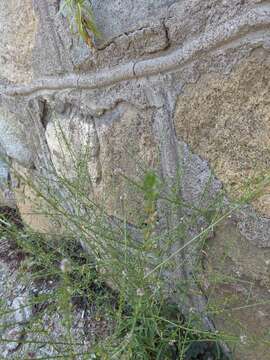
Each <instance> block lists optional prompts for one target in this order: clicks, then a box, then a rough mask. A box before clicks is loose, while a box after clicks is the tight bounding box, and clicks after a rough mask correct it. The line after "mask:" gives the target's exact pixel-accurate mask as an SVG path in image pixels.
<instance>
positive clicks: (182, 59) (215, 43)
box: [0, 4, 270, 96]
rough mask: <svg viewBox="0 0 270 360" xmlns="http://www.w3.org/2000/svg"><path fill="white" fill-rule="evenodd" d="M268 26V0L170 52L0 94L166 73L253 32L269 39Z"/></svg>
mask: <svg viewBox="0 0 270 360" xmlns="http://www.w3.org/2000/svg"><path fill="white" fill-rule="evenodd" d="M269 26H270V5H269V4H266V5H263V6H260V7H256V8H255V9H252V10H249V11H247V12H246V13H245V14H242V15H241V16H238V17H235V18H233V19H232V20H230V21H227V22H225V23H224V24H221V25H219V26H218V27H216V28H214V29H211V30H210V31H208V32H206V33H204V34H202V35H200V36H198V37H197V38H196V39H194V40H192V41H191V42H187V43H186V44H184V45H183V47H181V48H180V49H176V50H174V51H173V52H171V53H170V54H167V55H163V56H160V57H156V58H152V59H147V60H139V61H137V62H134V61H131V62H129V63H127V64H124V65H119V66H115V67H113V68H110V69H105V70H101V71H100V72H98V73H95V74H91V75H86V74H74V73H73V74H69V75H65V76H63V77H46V78H43V79H38V80H36V81H33V82H32V83H30V84H24V85H6V86H2V88H1V87H0V95H4V96H28V95H31V94H34V93H37V92H39V91H55V90H59V91H61V90H66V89H96V88H97V89H98V88H102V87H107V86H110V85H113V84H115V83H119V82H121V81H127V80H131V79H137V78H142V77H147V76H152V75H156V74H159V73H166V72H169V71H173V70H176V69H178V68H181V67H183V66H184V65H186V64H187V63H188V62H190V61H192V60H193V59H195V58H196V57H198V56H199V55H200V54H204V53H205V52H211V51H213V50H217V49H220V50H222V47H223V46H224V45H225V46H226V47H227V46H228V44H229V43H233V42H235V41H239V44H242V43H244V41H247V42H248V43H249V44H250V43H251V44H253V43H254V40H255V43H258V42H260V40H258V39H257V38H256V36H254V35H255V34H256V33H258V32H261V31H262V30H264V33H263V35H264V37H266V36H267V35H268V37H269V42H270V32H269ZM266 30H268V32H267V31H266ZM268 37H267V38H268Z"/></svg>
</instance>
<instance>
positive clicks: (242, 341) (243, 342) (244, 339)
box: [240, 335, 247, 344]
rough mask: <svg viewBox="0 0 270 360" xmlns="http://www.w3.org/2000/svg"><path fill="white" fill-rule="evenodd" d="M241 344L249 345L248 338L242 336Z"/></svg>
mask: <svg viewBox="0 0 270 360" xmlns="http://www.w3.org/2000/svg"><path fill="white" fill-rule="evenodd" d="M240 342H241V343H242V344H246V343H247V336H246V335H240Z"/></svg>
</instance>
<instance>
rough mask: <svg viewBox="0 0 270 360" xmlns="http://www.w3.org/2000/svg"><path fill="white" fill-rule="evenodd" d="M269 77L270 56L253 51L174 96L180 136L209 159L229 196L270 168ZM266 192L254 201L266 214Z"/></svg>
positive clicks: (269, 210)
mask: <svg viewBox="0 0 270 360" xmlns="http://www.w3.org/2000/svg"><path fill="white" fill-rule="evenodd" d="M269 79H270V57H269V55H268V54H267V53H265V52H264V51H263V50H261V49H257V50H256V51H254V52H253V54H252V56H250V58H248V59H246V60H244V61H242V63H241V64H239V65H237V66H236V67H235V69H234V70H233V71H232V73H231V74H230V75H228V76H224V75H221V74H217V73H211V74H207V75H204V76H203V77H202V78H201V79H200V80H199V82H198V83H197V84H195V85H190V86H188V87H187V88H186V89H185V91H184V93H183V95H181V96H179V98H178V102H177V107H176V112H175V127H176V132H177V135H178V137H179V138H181V139H183V140H184V141H186V142H187V143H188V144H189V145H190V146H191V148H192V150H193V151H194V152H195V153H197V154H199V155H200V156H201V157H203V158H204V159H207V160H208V161H209V163H210V165H211V167H212V169H214V171H215V173H216V175H217V176H218V177H219V178H220V179H221V180H222V181H223V182H224V184H225V186H226V188H227V190H228V191H229V192H230V193H231V194H232V195H240V194H243V193H244V192H245V184H246V182H247V180H248V179H251V182H252V179H253V178H254V177H258V176H261V175H262V174H265V173H267V172H268V173H269V171H270V82H269ZM268 190H270V189H268ZM268 190H266V192H265V194H263V196H262V197H261V198H259V199H258V200H257V201H255V202H254V204H255V206H256V207H257V209H258V210H259V211H261V213H263V214H265V215H267V216H270V195H269V194H270V191H268Z"/></svg>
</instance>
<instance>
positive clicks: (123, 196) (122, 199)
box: [120, 193, 127, 201]
mask: <svg viewBox="0 0 270 360" xmlns="http://www.w3.org/2000/svg"><path fill="white" fill-rule="evenodd" d="M126 199H127V194H126V193H123V194H122V195H121V196H120V200H121V201H124V200H126Z"/></svg>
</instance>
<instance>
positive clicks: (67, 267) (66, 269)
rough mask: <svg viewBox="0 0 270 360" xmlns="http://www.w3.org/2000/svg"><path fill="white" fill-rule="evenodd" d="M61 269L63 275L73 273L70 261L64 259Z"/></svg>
mask: <svg viewBox="0 0 270 360" xmlns="http://www.w3.org/2000/svg"><path fill="white" fill-rule="evenodd" d="M60 269H61V271H63V273H68V272H70V271H71V263H70V261H69V260H68V259H63V260H62V261H61V263H60Z"/></svg>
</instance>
